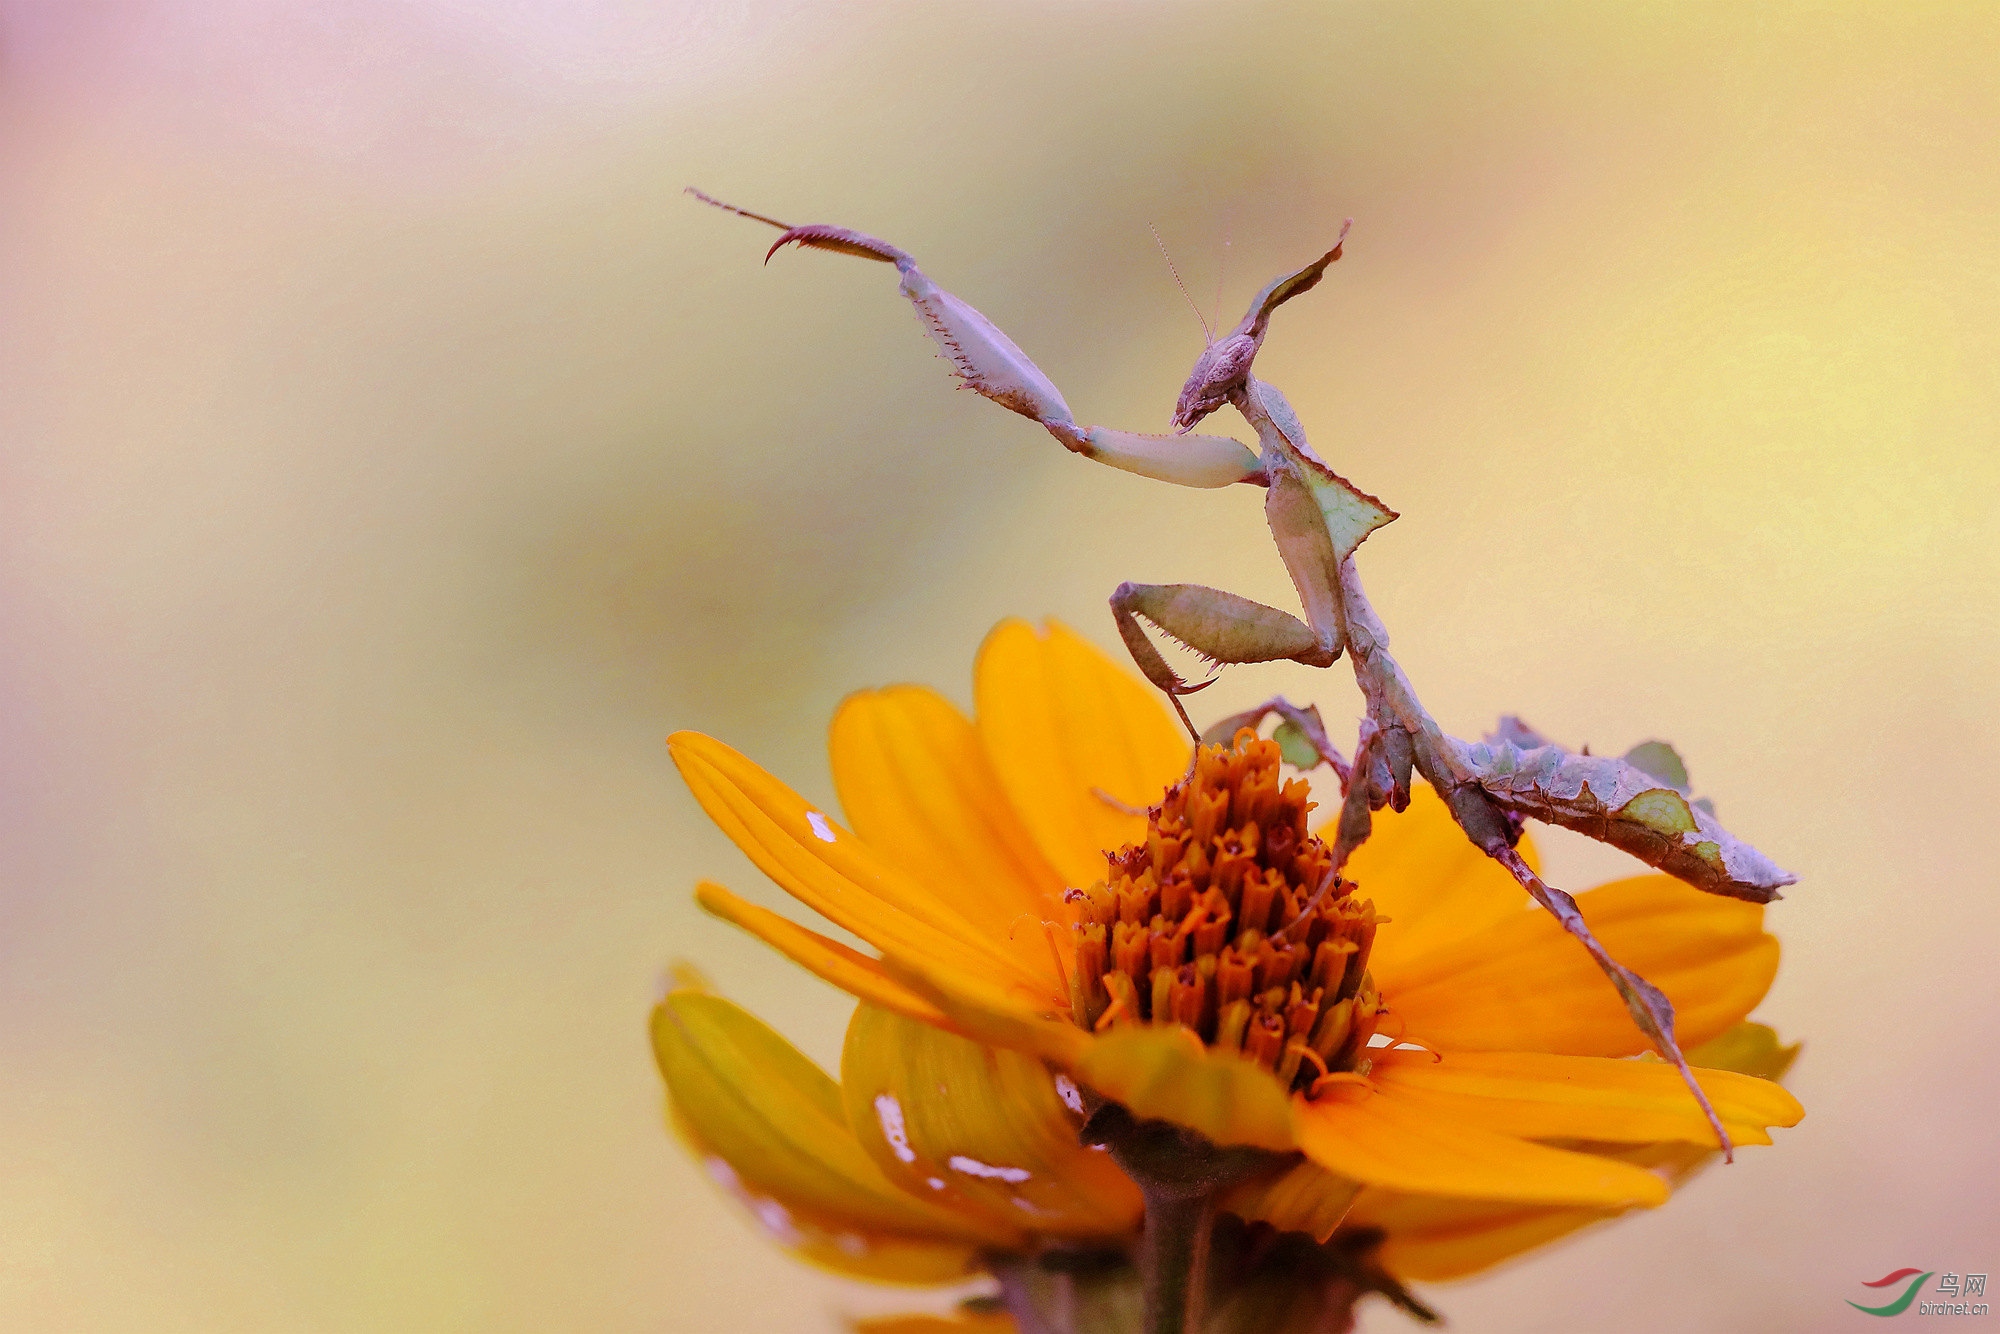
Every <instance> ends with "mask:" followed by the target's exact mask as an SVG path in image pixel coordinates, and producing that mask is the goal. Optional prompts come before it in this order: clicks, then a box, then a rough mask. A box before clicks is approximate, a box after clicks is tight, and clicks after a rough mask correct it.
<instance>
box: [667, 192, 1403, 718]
mask: <svg viewBox="0 0 2000 1334" xmlns="http://www.w3.org/2000/svg"><path fill="white" fill-rule="evenodd" d="M689 193H691V194H693V195H695V196H696V197H697V198H699V199H701V200H702V201H703V202H705V203H709V204H713V205H715V206H716V207H717V208H722V209H727V210H728V211H730V212H732V213H735V214H738V215H740V216H742V217H746V218H750V219H753V220H754V221H757V222H761V223H764V224H766V225H767V226H771V227H776V228H778V229H779V230H780V231H781V232H783V233H784V234H783V235H781V236H780V237H779V238H778V239H777V240H776V241H775V242H774V243H772V246H771V248H770V250H769V251H767V252H766V253H765V256H764V258H765V260H766V261H767V262H768V261H769V259H770V257H771V256H772V255H774V254H776V253H777V252H778V250H779V249H781V248H782V247H784V246H787V245H802V246H811V247H814V248H816V249H821V250H832V251H835V252H837V253H839V254H844V255H854V256H858V257H860V258H862V259H872V260H877V261H879V262H881V263H884V264H893V265H894V266H895V267H896V271H897V273H898V274H900V275H901V278H902V283H901V290H902V293H903V295H904V297H905V298H907V299H908V300H909V302H910V304H911V305H912V306H913V307H915V309H916V312H917V317H918V319H919V320H921V321H922V323H923V326H924V330H925V332H927V333H929V334H930V336H931V338H932V339H933V340H934V341H935V342H936V343H937V345H938V347H939V349H940V350H941V351H942V352H943V353H944V355H945V358H946V359H947V360H948V361H950V362H951V364H952V368H953V369H954V370H956V371H957V372H958V375H959V378H960V380H961V381H962V382H963V383H964V384H965V386H966V387H967V388H969V389H972V390H974V391H976V392H978V393H979V394H982V395H984V396H985V397H987V398H990V399H992V400H993V401H994V402H995V403H998V404H1000V406H1002V407H1004V408H1007V409H1009V410H1010V411H1013V412H1018V413H1020V414H1021V415H1022V416H1024V417H1027V418H1029V419H1030V420H1031V421H1034V422H1036V423H1037V424H1039V425H1040V426H1041V427H1043V428H1044V429H1045V430H1047V431H1048V433H1049V434H1050V435H1053V436H1054V437H1055V438H1056V439H1057V440H1059V441H1061V442H1062V444H1063V447H1064V448H1066V449H1068V450H1070V451H1072V452H1073V453H1077V454H1081V455H1083V456H1084V457H1085V458H1088V459H1093V460H1095V461H1096V462H1099V463H1103V464H1107V465H1109V466H1111V467H1114V468H1120V469H1123V470H1124V471H1126V472H1131V473H1137V474H1139V475H1140V476H1143V477H1152V478H1155V479H1157V480H1159V481H1164V482H1173V483H1175V484H1177V485H1180V486H1190V487H1203V488H1206V487H1218V486H1228V485H1230V484H1231V483H1233V482H1250V483H1254V484H1257V485H1262V486H1267V487H1270V488H1271V493H1270V497H1269V500H1268V502H1267V504H1266V511H1267V513H1268V515H1269V518H1270V522H1271V530H1272V532H1273V534H1274V535H1275V536H1276V537H1277V539H1278V546H1279V551H1280V554H1281V555H1282V556H1283V557H1284V559H1285V563H1286V566H1287V568H1288V569H1290V571H1291V573H1292V581H1293V583H1294V585H1295V586H1296V587H1297V588H1298V591H1299V597H1300V600H1301V601H1302V602H1303V604H1304V606H1305V610H1306V617H1307V622H1310V624H1308V623H1306V622H1301V621H1300V620H1299V619H1298V618H1296V617H1294V616H1290V615H1288V614H1286V613H1285V612H1282V611H1278V610H1277V609H1275V608H1272V607H1266V606H1263V605H1262V604H1260V603H1256V602H1252V601H1250V600H1249V599H1248V598H1243V597H1238V596H1237V595H1235V594H1233V593H1225V592H1222V591H1220V590H1217V589H1210V588H1202V587H1199V586H1196V585H1192V584H1176V585H1165V586H1148V585H1137V584H1126V585H1123V586H1121V587H1120V588H1119V590H1118V592H1117V593H1115V594H1114V595H1113V596H1112V599H1111V610H1112V615H1113V616H1114V617H1115V618H1116V620H1117V624H1118V632H1119V635H1120V637H1121V638H1123V639H1124V641H1125V644H1126V647H1127V648H1128V649H1130V650H1131V653H1132V656H1133V658H1134V660H1135V661H1136V662H1137V663H1138V665H1139V668H1140V670H1141V671H1143V672H1144V673H1145V674H1146V678H1147V679H1148V680H1150V681H1151V682H1153V684H1154V685H1156V686H1158V687H1159V688H1160V689H1161V690H1162V691H1164V692H1166V694H1167V695H1168V697H1169V698H1171V699H1174V700H1175V705H1174V707H1175V709H1176V710H1177V711H1180V712H1181V719H1182V721H1183V722H1188V720H1187V714H1186V712H1185V711H1182V710H1181V709H1180V704H1179V700H1178V697H1179V696H1181V695H1184V694H1187V693H1189V691H1190V690H1194V689H1200V687H1199V686H1193V687H1191V686H1189V685H1188V684H1187V683H1186V682H1184V681H1182V680H1181V679H1180V677H1179V676H1178V675H1176V674H1175V673H1174V672H1173V671H1172V669H1171V668H1169V667H1168V666H1167V664H1166V662H1165V660H1164V659H1163V658H1162V657H1161V656H1160V653H1159V651H1158V650H1157V649H1155V648H1154V647H1153V645H1152V644H1151V642H1150V641H1148V639H1147V638H1146V635H1145V632H1144V630H1143V629H1142V628H1141V627H1140V625H1139V620H1140V619H1141V618H1143V619H1144V620H1146V621H1150V622H1151V623H1152V624H1154V625H1156V626H1158V627H1159V628H1160V629H1161V630H1162V631H1164V632H1165V633H1166V634H1168V635H1170V636H1171V637H1173V638H1174V639H1177V640H1179V641H1180V642H1181V643H1183V644H1185V645H1186V646H1187V647H1189V648H1191V649H1193V650H1194V651H1195V652H1196V653H1199V654H1201V655H1202V656H1204V657H1206V658H1208V659H1210V660H1211V661H1214V662H1217V663H1250V662H1274V661H1278V660H1281V659H1290V660H1292V661H1295V662H1300V663H1304V664H1306V665H1308V666H1313V667H1325V666H1329V665H1331V664H1332V663H1333V662H1334V661H1335V660H1336V659H1337V658H1338V657H1339V656H1340V638H1339V629H1338V619H1337V617H1336V616H1335V614H1334V608H1333V602H1332V599H1331V598H1330V597H1329V596H1328V595H1327V594H1326V592H1325V590H1326V589H1327V588H1328V587H1330V580H1331V577H1332V572H1333V569H1334V566H1335V564H1336V563H1337V561H1338V558H1339V557H1338V554H1337V553H1336V552H1335V550H1334V545H1333V540H1332V538H1331V537H1330V536H1329V535H1328V529H1327V523H1326V520H1325V517H1324V516H1323V515H1322V513H1321V512H1320V508H1319V506H1318V505H1317V504H1316V503H1315V501H1314V499H1313V496H1312V493H1311V491H1310V488H1309V485H1308V483H1307V482H1306V481H1305V480H1303V479H1302V478H1300V477H1299V476H1298V475H1297V470H1298V468H1299V467H1300V466H1302V460H1298V459H1296V458H1295V457H1294V456H1295V455H1296V451H1295V450H1288V449H1286V448H1283V447H1280V448H1279V449H1276V450H1274V449H1273V447H1272V446H1271V443H1270V441H1268V440H1267V441H1265V442H1264V443H1265V449H1264V450H1263V453H1262V455H1261V456H1260V455H1258V454H1255V453H1252V452H1251V451H1250V450H1249V449H1248V448H1247V447H1246V446H1244V445H1243V444H1241V443H1239V442H1238V441H1235V440H1232V439H1230V438H1229V437H1227V436H1214V435H1190V434H1187V432H1188V430H1189V428H1191V427H1192V426H1193V425H1194V424H1195V423H1196V422H1198V421H1200V420H1201V419H1202V418H1203V417H1205V416H1207V415H1208V414H1209V413H1211V412H1213V411H1214V410H1215V409H1216V408H1218V407H1220V406H1221V405H1222V404H1223V403H1225V402H1230V401H1232V400H1234V399H1237V398H1239V397H1240V396H1241V395H1243V394H1244V393H1245V392H1246V391H1247V390H1248V386H1249V385H1250V384H1251V381H1250V379H1249V373H1250V365H1251V362H1252V361H1253V360H1254V359H1255V357H1256V355H1257V350H1258V348H1259V347H1261V346H1262V344H1263V341H1264V334H1265V331H1266V329H1267V328H1268V327H1269V324H1270V319H1271V312H1272V311H1274V310H1276V309H1277V308H1278V306H1279V305H1281V304H1282V303H1283V302H1285V301H1287V300H1289V299H1290V298H1291V297H1293V296H1296V295H1298V294H1299V293H1300V292H1303V291H1306V290H1307V289H1308V288H1310V287H1312V286H1313V285H1314V284H1315V283H1317V282H1318V281H1319V279H1320V275H1321V274H1322V273H1324V272H1325V270H1326V266H1327V265H1329V264H1331V263H1333V262H1334V261H1335V260H1337V259H1339V258H1340V244H1339V242H1336V243H1335V244H1334V247H1333V248H1332V249H1331V250H1329V251H1327V252H1326V253H1325V254H1324V255H1322V256H1320V258H1318V259H1317V260H1315V261H1313V262H1312V263H1311V264H1308V265H1307V266H1306V267H1304V268H1303V269H1300V270H1298V271H1297V272H1295V273H1291V274H1287V275H1285V276H1284V277H1281V278H1279V279H1277V280H1275V281H1273V282H1272V283H1271V284H1270V285H1269V286H1267V287H1266V288H1265V289H1264V290H1263V291H1262V292H1259V293H1258V294H1257V297H1256V299H1255V300H1254V301H1252V302H1251V305H1250V311H1249V313H1248V314H1246V315H1245V316H1244V317H1243V320H1242V322H1241V323H1240V324H1238V325H1237V327H1236V328H1235V329H1234V330H1233V331H1231V332H1230V333H1229V334H1228V335H1227V336H1225V337H1223V338H1220V339H1217V340H1216V341H1214V342H1212V343H1210V344H1209V345H1208V347H1207V348H1205V349H1204V350H1203V352H1202V354H1201V357H1200V359H1199V360H1198V361H1197V362H1196V363H1195V367H1194V371H1193V373H1192V374H1191V375H1190V376H1189V377H1188V381H1187V384H1186V385H1185V386H1184V387H1183V388H1182V390H1181V395H1180V400H1179V402H1178V403H1177V404H1176V406H1175V408H1174V425H1175V427H1176V428H1177V430H1178V432H1179V433H1178V434H1175V435H1146V434H1141V433H1138V432H1134V431H1119V430H1114V429H1112V428H1110V427H1105V426H1084V425H1079V424H1078V422H1077V420H1076V418H1075V416H1074V415H1073V414H1072V413H1071V411H1070V407H1069V404H1068V403H1067V402H1065V401H1064V399H1063V396H1062V392H1061V391H1060V390H1058V389H1057V388H1056V387H1055V384H1054V383H1053V382H1052V381H1051V380H1050V379H1049V378H1048V376H1047V375H1045V374H1044V373H1043V372H1042V369H1041V368H1040V367H1039V366H1037V365H1035V363H1034V362H1033V361H1032V360H1031V359H1029V357H1028V355H1027V354H1026V353H1025V352H1023V351H1021V349H1020V348H1019V347H1018V346H1017V345H1016V344H1015V343H1014V341H1013V340H1012V339H1011V338H1009V337H1007V335H1006V334H1004V333H1002V332H1001V331H1000V329H999V328H998V327H997V326H996V325H995V324H994V323H993V322H992V321H991V320H989V319H987V318H986V317H985V316H984V315H982V314H980V313H979V312H978V311H977V310H974V309H973V308H972V307H971V306H969V305H967V304H966V303H965V302H964V301H961V300H959V298H957V297H956V296H953V295H952V294H951V293H950V292H947V291H946V290H945V289H944V288H942V287H939V286H938V285H937V284H936V283H934V282H932V281H931V279H930V277H929V276H928V275H926V274H925V273H924V271H923V269H921V268H920V267H919V266H918V265H917V262H916V260H915V259H914V258H912V257H911V256H910V254H909V253H908V252H907V251H904V250H902V249H900V248H899V247H897V246H894V245H891V244H890V243H889V242H887V241H883V240H881V239H879V238H877V237H873V236H869V235H867V234H866V233H863V232H857V231H853V230H851V229H849V228H846V227H833V226H828V225H825V224H818V223H816V224H812V225H809V226H804V227H793V226H789V225H787V224H785V223H782V222H779V221H778V220H777V219H776V218H770V217H766V216H765V215H763V214H761V213H752V212H750V211H748V210H747V209H740V208H737V207H736V206H734V205H733V204H725V203H723V202H722V201H721V200H718V199H712V198H710V197H709V196H708V195H705V194H702V193H701V192H700V191H698V190H690V191H689ZM1346 235H1347V230H1346V228H1344V227H1343V228H1342V229H1341V237H1342V238H1343V239H1344V238H1345V237H1346ZM1287 411H1288V412H1289V409H1287ZM1252 420H1253V422H1254V421H1255V418H1253V419H1252ZM1263 434H1265V433H1264V432H1262V431H1260V437H1261V436H1262V435H1263ZM1273 434H1274V436H1275V433H1273ZM1315 462H1316V460H1315ZM1319 466H1320V468H1321V470H1322V471H1324V470H1325V465H1323V464H1321V465H1319ZM1327 475H1328V477H1331V476H1332V474H1331V473H1328V474H1327ZM1334 480H1336V481H1337V480H1338V479H1334ZM1341 485H1343V486H1344V485H1345V484H1344V483H1342V484H1341ZM1348 490H1350V491H1352V488H1348ZM1355 494H1356V495H1358V494H1359V493H1355ZM1393 517H1394V516H1393V515H1391V514H1389V512H1388V511H1386V510H1380V509H1379V507H1378V510H1377V512H1376V515H1375V516H1374V522H1373V523H1365V524H1364V526H1362V527H1361V528H1360V531H1359V535H1360V536H1365V535H1366V532H1367V530H1368V528H1372V527H1373V526H1375V524H1377V523H1386V522H1387V521H1388V519H1390V518H1393ZM1355 540H1356V541H1358V540H1359V537H1358V536H1357V537H1356V539H1355ZM1188 730H1189V731H1190V732H1191V733H1193V732H1196V729H1195V727H1194V725H1193V724H1192V723H1191V722H1188Z"/></svg>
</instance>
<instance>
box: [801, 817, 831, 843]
mask: <svg viewBox="0 0 2000 1334" xmlns="http://www.w3.org/2000/svg"><path fill="white" fill-rule="evenodd" d="M806 823H807V824H809V825H811V826H812V827H813V833H815V834H817V835H819V841H820V842H822V843H831V842H833V825H832V823H831V822H830V821H828V819H827V818H826V817H825V816H824V815H821V814H820V813H819V812H818V811H807V812H806Z"/></svg>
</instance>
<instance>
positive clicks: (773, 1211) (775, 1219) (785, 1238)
mask: <svg viewBox="0 0 2000 1334" xmlns="http://www.w3.org/2000/svg"><path fill="white" fill-rule="evenodd" d="M750 1208H751V1210H752V1211H753V1212H755V1213H756V1215H757V1221H758V1222H760V1223H762V1224H763V1225H764V1230H765V1231H766V1232H768V1233H770V1234H771V1236H772V1237H773V1238H775V1239H776V1240H777V1241H779V1242H781V1243H782V1244H784V1245H786V1246H796V1245H798V1244H799V1243H800V1242H802V1241H804V1240H805V1238H804V1237H802V1236H800V1235H799V1229H798V1226H797V1224H795V1223H793V1222H792V1215H791V1212H790V1211H789V1210H788V1209H786V1208H785V1206H784V1205H782V1204H779V1203H778V1202H777V1201H776V1200H753V1201H752V1202H751V1204H750Z"/></svg>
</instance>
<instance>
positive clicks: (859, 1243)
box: [833, 1232, 868, 1258]
mask: <svg viewBox="0 0 2000 1334" xmlns="http://www.w3.org/2000/svg"><path fill="white" fill-rule="evenodd" d="M833 1244H834V1245H836V1246H838V1247H840V1249H841V1251H842V1253H844V1254H847V1255H852V1256H855V1257H856V1258H859V1257H861V1256H864V1255H866V1254H868V1238H866V1237H864V1236H862V1235H860V1234H859V1233H856V1232H843V1233H841V1234H840V1235H839V1236H837V1237H835V1238H834V1239H833Z"/></svg>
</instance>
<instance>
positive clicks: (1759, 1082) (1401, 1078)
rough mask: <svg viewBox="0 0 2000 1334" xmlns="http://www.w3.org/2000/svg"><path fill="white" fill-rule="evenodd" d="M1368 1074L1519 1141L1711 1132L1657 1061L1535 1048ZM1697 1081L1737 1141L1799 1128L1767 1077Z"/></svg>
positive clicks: (1389, 1061)
mask: <svg viewBox="0 0 2000 1334" xmlns="http://www.w3.org/2000/svg"><path fill="white" fill-rule="evenodd" d="M1369 1078H1370V1079H1372V1080H1373V1081H1374V1082H1375V1084H1376V1085H1377V1086H1378V1087H1379V1088H1381V1089H1383V1090H1384V1091H1385V1092H1387V1093H1393V1094H1395V1095H1397V1096H1399V1097H1407V1098H1416V1099H1418V1100H1419V1101H1421V1102H1422V1103H1423V1104H1424V1105H1425V1106H1427V1107H1428V1108H1429V1109H1430V1110H1433V1111H1435V1112H1437V1113H1439V1114H1440V1115H1442V1116H1447V1117H1450V1118H1452V1119H1455V1120H1457V1121H1458V1122H1460V1123H1461V1124H1463V1125H1468V1126H1478V1127H1480V1128H1482V1129H1486V1130H1491V1131H1495V1132H1497V1133H1499V1134H1503V1135H1516V1136H1519V1137H1521V1138H1523V1139H1588V1140H1599V1141H1603V1142H1606V1143H1617V1144H1641V1143H1649V1142H1653V1141H1660V1140H1671V1141H1678V1142H1683V1143H1689V1144H1703V1145H1713V1144H1714V1143H1715V1132H1714V1131H1713V1130H1712V1129H1711V1128H1710V1127H1709V1124H1708V1119H1707V1118H1706V1117H1705V1116H1703V1115H1702V1112H1701V1109H1700V1108H1699V1107H1698V1106H1697V1105H1696V1104H1695V1101H1694V1098H1693V1096H1692V1095H1690V1094H1689V1093H1688V1091H1687V1086H1686V1085H1684V1084H1683V1083H1682V1082H1681V1077H1680V1073H1679V1072H1678V1071H1676V1070H1675V1069H1674V1068H1673V1067H1672V1066H1670V1065H1667V1064H1666V1063H1665V1062H1663V1061H1643V1060H1640V1061H1633V1060H1610V1059H1607V1058H1605V1057H1601V1056H1552V1055H1548V1054H1546V1053H1542V1052H1446V1053H1444V1054H1443V1055H1442V1056H1441V1057H1439V1058H1437V1059H1433V1058H1432V1056H1431V1054H1430V1053H1428V1052H1410V1051H1396V1052H1384V1053H1383V1054H1382V1055H1380V1056H1378V1057H1377V1058H1376V1060H1375V1064H1374V1069H1373V1070H1372V1071H1371V1072H1370V1074H1369ZM1695 1078H1696V1080H1697V1081H1698V1082H1699V1083H1700V1084H1701V1087H1702V1091H1703V1092H1705V1093H1706V1094H1708V1097H1709V1101H1710V1102H1712V1103H1713V1104H1714V1105H1715V1110H1716V1114H1717V1115H1718V1116H1720V1117H1721V1118H1722V1123H1723V1125H1724V1127H1725V1128H1726V1129H1727V1130H1728V1131H1729V1135H1730V1138H1731V1139H1733V1140H1735V1141H1736V1142H1737V1143H1738V1144H1769V1143H1770V1142H1771V1137H1770V1136H1769V1135H1768V1134H1766V1133H1765V1128H1766V1127H1768V1126H1791V1125H1797V1124H1798V1121H1799V1118H1800V1117H1801V1116H1803V1115H1805V1109H1804V1108H1802V1107H1800V1106H1799V1103H1798V1099H1796V1098H1794V1097H1793V1096H1792V1095H1791V1094H1789V1093H1787V1092H1785V1090H1784V1089H1782V1088H1780V1087H1778V1086H1777V1085H1776V1084H1773V1083H1771V1082H1770V1081H1769V1080H1764V1079H1756V1078H1752V1077H1751V1076H1749V1075H1739V1074H1732V1073H1730V1072H1729V1071H1726V1070H1697V1071H1695Z"/></svg>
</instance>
